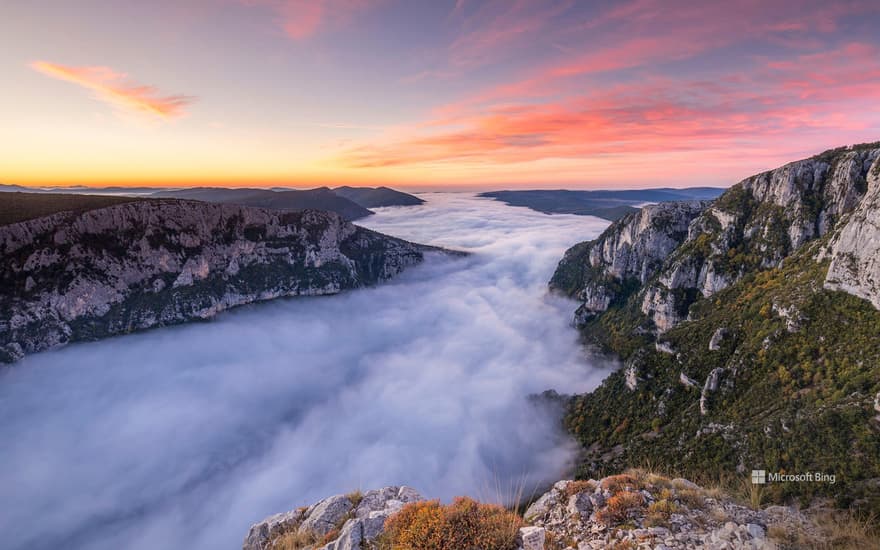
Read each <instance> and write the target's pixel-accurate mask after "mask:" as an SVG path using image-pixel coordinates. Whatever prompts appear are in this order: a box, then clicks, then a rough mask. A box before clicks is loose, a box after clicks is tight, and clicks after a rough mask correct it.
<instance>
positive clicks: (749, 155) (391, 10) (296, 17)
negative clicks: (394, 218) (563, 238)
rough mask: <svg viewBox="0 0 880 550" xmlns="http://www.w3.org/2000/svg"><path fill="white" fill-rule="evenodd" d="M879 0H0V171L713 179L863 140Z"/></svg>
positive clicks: (515, 181)
mask: <svg viewBox="0 0 880 550" xmlns="http://www.w3.org/2000/svg"><path fill="white" fill-rule="evenodd" d="M878 29H880V2H878V1H877V0H852V1H841V2H834V1H829V0H824V1H814V0H802V1H779V0H763V1H754V0H743V1H725V2H712V1H706V2H697V1H692V0H634V1H617V2H607V1H586V0H584V1H559V2H539V1H522V0H498V1H491V0H490V1H478V0H457V1H455V0H448V1H446V0H421V1H420V0H399V1H398V0H310V1H307V0H149V1H144V0H2V5H0V67H2V71H3V72H2V74H3V76H4V78H3V83H2V92H0V97H2V98H3V101H2V102H0V121H2V123H0V143H2V147H0V182H2V183H8V184H21V185H71V184H95V185H105V184H114V185H115V184H122V185H144V184H149V185H175V186H180V185H237V186H239V185H248V186H262V185H290V186H298V187H312V186H316V185H336V184H354V185H376V184H387V185H393V186H395V187H400V188H410V189H443V188H447V189H456V188H466V189H476V188H501V187H569V188H575V187H578V188H615V187H617V188H620V187H650V186H688V185H718V186H723V185H729V184H731V183H735V182H736V181H737V180H739V179H741V178H742V177H745V176H748V175H750V174H752V173H754V172H758V171H761V170H764V169H768V168H772V167H774V166H777V165H779V164H782V163H784V162H787V161H790V160H795V159H797V158H800V157H803V156H808V155H811V154H814V153H817V152H819V151H822V150H823V149H827V148H830V147H834V146H838V145H843V144H848V143H858V142H865V141H876V140H878V139H880V30H878Z"/></svg>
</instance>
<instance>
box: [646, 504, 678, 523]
mask: <svg viewBox="0 0 880 550" xmlns="http://www.w3.org/2000/svg"><path fill="white" fill-rule="evenodd" d="M676 512H678V506H676V504H675V503H674V502H670V501H669V500H666V499H661V500H658V501H656V502H652V503H651V504H649V505H648V514H647V519H646V524H647V525H649V526H651V527H654V526H661V525H666V524H667V523H668V522H669V516H671V515H672V514H674V513H676Z"/></svg>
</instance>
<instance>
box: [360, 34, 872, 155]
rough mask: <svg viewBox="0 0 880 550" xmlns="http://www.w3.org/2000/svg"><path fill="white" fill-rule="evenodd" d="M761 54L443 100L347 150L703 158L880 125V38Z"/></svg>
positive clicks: (792, 144)
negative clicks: (537, 90)
mask: <svg viewBox="0 0 880 550" xmlns="http://www.w3.org/2000/svg"><path fill="white" fill-rule="evenodd" d="M754 62H755V67H754V68H753V70H752V71H751V72H749V73H748V74H733V75H730V76H721V77H718V78H716V79H714V80H696V79H693V78H668V77H656V76H652V77H646V78H643V79H639V80H635V81H626V82H621V83H618V84H615V85H606V86H604V87H601V88H597V89H596V91H586V92H585V91H580V92H573V91H572V87H571V86H570V82H569V81H568V80H565V79H560V80H556V81H554V82H553V83H552V85H550V86H549V87H547V88H546V89H545V91H546V92H547V95H548V97H549V99H540V100H537V101H536V100H534V98H533V97H531V96H529V100H528V101H525V100H519V101H515V100H512V98H509V97H508V98H506V99H505V101H487V102H481V103H478V104H470V105H468V104H460V103H459V104H453V105H451V106H447V107H445V108H438V109H437V110H436V111H435V115H436V116H435V117H434V118H432V119H429V120H427V121H423V122H422V123H420V124H419V125H417V126H414V127H413V128H412V129H411V130H410V133H409V135H407V136H405V137H403V138H396V139H393V140H389V141H387V142H384V143H379V144H368V145H364V146H361V147H358V148H356V149H352V150H350V151H348V152H347V153H346V154H345V155H344V157H343V160H344V162H346V163H347V164H349V165H350V166H355V167H383V166H400V165H408V164H426V163H427V164H431V163H472V164H518V163H523V162H531V161H540V160H549V159H572V160H577V159H590V158H598V157H603V156H608V155H612V156H618V157H629V158H632V157H634V156H639V155H645V154H664V153H669V152H682V153H686V154H688V155H689V156H691V157H692V158H694V159H698V158H699V157H701V156H703V157H706V156H713V155H717V154H718V151H722V150H726V151H737V150H739V151H744V150H753V151H760V150H762V149H763V150H765V151H766V150H767V149H768V148H774V147H775V148H780V147H788V148H795V147H796V148H801V149H803V148H808V145H805V143H807V142H811V141H812V142H815V141H816V140H820V139H821V143H829V141H830V143H832V144H833V139H842V140H844V142H845V141H846V140H847V139H848V138H847V137H846V136H848V135H851V133H853V132H856V133H857V132H864V131H869V130H870V129H871V128H872V127H873V128H877V127H880V115H876V114H874V115H873V116H872V114H871V113H874V112H875V111H874V110H872V106H873V105H876V103H877V101H880V51H877V48H875V47H873V46H870V45H865V44H847V45H844V46H842V47H840V48H838V49H836V50H832V51H828V52H824V53H822V54H805V55H801V56H794V57H788V58H784V59H781V60H773V61H768V60H761V59H756V60H755V61H754ZM545 86H547V83H546V82H545ZM576 89H577V87H575V90H576ZM519 91H523V90H519ZM525 91H526V92H529V91H531V90H529V89H526V90H525ZM833 136H840V137H836V138H833ZM832 138H833V139H832Z"/></svg>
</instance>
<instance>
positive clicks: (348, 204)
mask: <svg viewBox="0 0 880 550" xmlns="http://www.w3.org/2000/svg"><path fill="white" fill-rule="evenodd" d="M150 196H151V197H161V198H175V199H187V200H199V201H205V202H215V203H222V204H237V205H239V206H254V207H257V208H271V209H275V210H306V209H313V210H324V211H326V212H335V213H337V214H339V215H340V216H342V217H343V218H345V219H346V220H348V221H352V220H357V219H360V218H365V217H367V216H370V215H372V214H373V212H372V211H370V210H368V209H367V208H364V207H363V206H361V205H359V204H357V203H355V202H353V201H350V200H348V199H346V198H345V197H340V196H339V195H337V194H335V193H334V192H333V191H331V190H330V189H329V188H327V187H318V188H317V189H307V190H304V191H298V190H296V191H270V190H267V189H227V188H222V187H193V188H190V189H179V190H174V191H159V192H158V193H153V194H151V195H150Z"/></svg>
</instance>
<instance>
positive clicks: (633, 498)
mask: <svg viewBox="0 0 880 550" xmlns="http://www.w3.org/2000/svg"><path fill="white" fill-rule="evenodd" d="M644 503H645V499H644V497H642V495H641V494H639V493H634V492H632V491H621V492H619V493H617V494H616V495H614V496H612V497H611V498H609V499H608V503H607V504H606V505H605V508H603V509H601V510H599V511H598V512H596V518H597V519H598V520H599V521H601V522H602V523H604V524H605V525H616V524H618V523H620V522H622V521H625V520H627V519H628V518H629V516H630V514H631V513H632V512H634V511H635V510H637V509H639V508H641V507H642V505H643V504H644Z"/></svg>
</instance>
